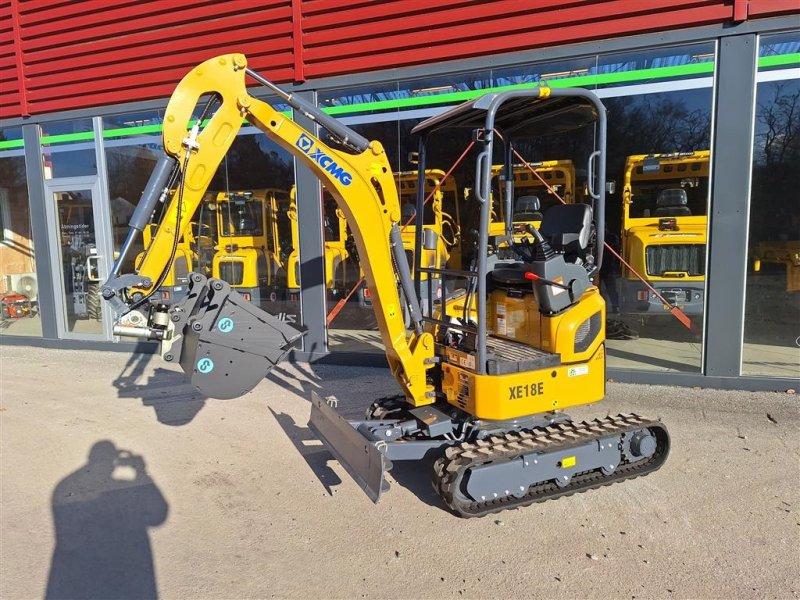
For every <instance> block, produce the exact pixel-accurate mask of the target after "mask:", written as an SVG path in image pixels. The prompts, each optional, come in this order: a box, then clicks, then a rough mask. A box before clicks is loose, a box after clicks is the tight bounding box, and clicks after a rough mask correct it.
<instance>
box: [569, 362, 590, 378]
mask: <svg viewBox="0 0 800 600" xmlns="http://www.w3.org/2000/svg"><path fill="white" fill-rule="evenodd" d="M588 374H589V365H581V366H580V367H570V368H569V369H567V377H580V376H581V375H588Z"/></svg>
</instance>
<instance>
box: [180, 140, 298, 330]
mask: <svg viewBox="0 0 800 600" xmlns="http://www.w3.org/2000/svg"><path fill="white" fill-rule="evenodd" d="M194 221H196V222H198V223H199V227H202V228H203V229H204V232H205V233H204V236H205V237H206V239H208V240H211V241H212V243H211V245H210V246H211V247H210V252H206V255H207V256H208V254H210V262H208V263H205V261H201V262H203V264H208V268H209V271H210V273H211V275H213V276H214V277H218V278H220V279H224V280H225V281H227V282H228V283H229V284H230V285H231V286H232V287H233V288H235V289H237V290H238V291H239V292H240V293H242V294H243V295H244V297H245V298H247V299H248V300H250V301H251V302H253V303H254V304H257V305H258V306H259V307H260V308H262V309H264V310H266V311H267V312H269V313H271V314H274V315H278V316H279V317H280V318H282V319H284V320H285V321H287V322H289V323H300V246H299V231H298V223H297V201H296V190H295V185H294V161H293V158H292V156H291V154H289V153H288V152H286V151H285V150H283V149H282V148H281V147H280V146H278V145H277V144H275V143H274V142H272V141H271V140H270V139H269V138H268V137H267V136H266V135H265V134H263V133H252V128H247V129H246V131H245V133H241V134H240V135H238V136H237V137H236V139H235V140H234V142H233V145H232V146H231V149H230V150H229V151H228V154H227V155H226V157H225V160H224V162H223V164H222V165H220V167H219V168H218V169H217V173H216V174H215V175H214V177H213V179H212V180H211V184H210V185H209V187H208V192H207V194H206V196H205V198H204V199H203V202H202V204H201V206H200V208H199V209H198V213H197V214H196V215H195V219H194ZM206 223H208V224H209V225H208V226H207V227H206V226H205V225H204V224H206ZM204 245H205V246H206V247H207V248H208V247H209V244H208V243H205V244H204ZM198 259H199V257H198Z"/></svg>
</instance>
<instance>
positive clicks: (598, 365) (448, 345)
mask: <svg viewBox="0 0 800 600" xmlns="http://www.w3.org/2000/svg"><path fill="white" fill-rule="evenodd" d="M246 76H249V77H251V78H252V79H254V80H255V81H256V82H258V83H260V84H261V85H263V86H265V87H266V88H268V90H269V92H270V93H271V94H276V95H277V96H278V97H279V98H280V99H281V101H282V102H283V103H286V104H288V105H290V106H291V107H292V109H293V110H294V111H295V112H300V113H303V114H304V115H305V116H306V117H307V118H310V119H311V120H313V121H315V122H317V123H318V124H319V125H321V126H323V127H324V128H325V129H326V130H327V131H328V134H329V136H330V138H328V139H329V141H328V142H324V141H322V139H320V137H318V135H317V134H316V132H315V131H309V130H307V129H305V128H303V127H301V126H300V125H298V124H297V123H295V122H294V121H293V120H292V119H291V118H290V117H289V116H287V115H286V114H285V113H283V112H279V111H277V110H275V109H274V108H273V107H271V106H270V105H269V104H268V103H266V102H264V101H261V100H259V99H257V98H255V97H253V96H251V95H250V94H249V93H248V90H247V88H246V86H245V77H246ZM207 98H209V100H208V101H207V102H206V99H207ZM201 100H202V101H201ZM198 104H199V105H200V108H201V109H200V110H198V111H197V112H195V109H196V107H197V106H198ZM193 115H199V118H197V119H196V120H192V116H193ZM190 120H192V121H193V124H191V123H190ZM243 121H247V122H249V123H251V124H252V125H254V126H256V127H258V128H259V129H260V130H261V131H263V132H264V133H265V134H266V135H268V136H269V137H270V138H271V139H272V140H274V141H275V142H277V143H278V144H279V145H281V146H282V147H283V148H285V149H286V150H287V151H288V152H290V153H292V154H293V155H294V156H295V158H296V160H298V161H301V162H302V163H304V164H305V165H306V166H307V167H308V168H309V169H310V170H311V171H312V172H314V173H315V174H316V175H317V177H319V178H320V180H321V181H322V182H323V183H324V185H325V187H326V188H327V189H328V190H329V191H330V193H331V195H332V196H333V198H334V199H335V200H336V203H337V205H338V207H339V208H340V209H341V210H342V211H343V212H344V214H345V216H346V217H347V221H348V223H349V224H350V226H351V228H352V234H353V238H354V240H355V244H356V247H357V249H358V253H359V255H360V256H361V257H363V259H362V262H361V267H362V269H363V271H364V277H365V280H366V285H367V287H368V289H369V291H370V295H371V298H372V306H373V309H374V311H375V317H376V320H377V323H378V327H379V329H380V333H381V336H382V340H383V343H384V345H385V348H386V356H387V359H388V362H389V366H390V368H391V372H392V374H393V375H394V377H395V379H396V380H397V382H398V384H399V387H400V393H399V394H398V395H394V396H389V397H386V398H381V399H378V400H376V401H375V402H374V403H373V404H372V406H371V407H370V408H369V409H368V411H367V414H366V416H365V418H364V419H363V420H359V421H348V420H345V419H343V418H342V417H341V416H340V415H339V414H338V413H337V411H336V408H335V401H334V400H333V399H328V400H322V399H320V398H318V397H313V398H312V409H311V418H310V422H309V426H310V428H311V429H312V430H313V431H314V432H315V433H316V434H317V435H318V436H319V438H320V439H321V440H322V441H323V442H324V443H325V444H326V445H327V447H328V448H329V450H330V451H331V453H332V454H333V455H334V456H335V457H336V458H337V459H338V460H339V461H340V462H341V464H342V466H343V467H344V468H345V469H346V470H347V471H348V472H349V473H350V474H351V475H352V476H353V478H354V479H355V481H356V482H358V484H359V485H360V486H361V487H362V488H363V489H364V490H365V491H366V493H367V494H368V495H369V496H370V497H371V498H372V499H373V500H374V501H377V500H378V499H379V498H380V496H381V494H382V493H383V492H384V491H385V490H386V489H387V488H388V484H387V482H386V480H385V477H384V476H385V473H386V471H387V470H389V469H390V468H391V465H392V461H395V460H411V461H419V460H421V459H423V458H428V457H431V458H435V462H434V468H433V474H432V476H433V484H434V487H435V489H436V490H437V491H438V493H439V495H440V496H441V498H442V499H443V501H444V503H445V504H446V505H447V506H448V507H449V508H450V509H451V510H452V511H453V512H455V513H456V514H458V515H460V516H464V517H474V516H481V515H486V514H489V513H494V512H497V511H500V510H503V509H507V508H513V507H518V506H525V505H528V504H531V503H534V502H541V501H543V500H547V499H550V498H556V497H559V496H564V495H570V494H573V493H576V492H581V491H584V490H588V489H592V488H597V487H601V486H604V485H607V484H610V483H613V482H617V481H621V480H623V479H630V478H632V477H637V476H641V475H645V474H648V473H650V472H652V471H655V470H656V469H658V468H659V467H660V466H661V465H662V464H663V463H664V461H665V459H666V457H667V454H668V452H669V436H668V434H667V430H666V428H665V427H664V425H662V424H661V423H660V422H659V421H654V420H648V419H646V418H643V417H640V416H637V415H633V414H627V415H618V416H614V417H605V418H599V419H595V420H592V421H588V422H575V421H573V420H571V419H570V418H569V417H568V416H567V414H566V413H565V412H564V409H567V408H569V407H571V406H578V405H584V404H588V403H592V402H596V401H598V400H600V399H602V398H603V395H604V392H605V332H604V324H605V306H604V303H603V299H602V297H601V295H600V292H599V290H598V289H597V287H596V286H595V285H594V284H593V283H592V279H593V277H595V275H596V274H597V271H598V269H599V267H600V264H601V261H602V248H603V231H604V224H603V214H604V197H605V144H606V116H605V109H604V107H603V105H602V104H601V102H600V101H599V100H598V98H597V97H596V96H595V95H594V94H593V93H592V92H590V91H587V90H583V89H550V88H548V87H534V88H529V89H519V90H509V91H500V92H494V93H487V94H485V95H483V96H480V97H478V98H476V99H474V100H472V101H469V102H467V103H465V104H462V105H459V106H456V107H454V108H452V109H450V110H447V111H445V112H443V113H441V114H439V115H437V116H434V117H431V118H430V119H428V120H426V121H424V122H422V123H420V124H419V125H417V126H416V127H415V128H414V133H415V134H418V135H419V140H420V142H419V144H420V145H419V160H420V162H419V166H418V173H419V177H420V181H419V184H418V186H417V189H418V191H419V194H418V197H417V209H416V214H418V215H421V214H423V210H424V206H423V204H424V192H425V189H426V186H425V181H424V174H425V171H426V165H425V154H426V153H425V148H426V143H427V142H428V140H429V139H430V138H432V137H433V136H436V135H439V134H440V132H448V131H449V132H451V134H452V131H453V128H458V129H462V130H466V131H468V132H470V133H471V137H472V140H473V142H474V143H475V145H476V146H477V148H478V152H477V158H476V162H475V169H474V173H475V187H474V193H473V194H472V197H471V198H470V199H469V201H472V202H476V203H477V206H476V210H478V211H479V214H480V225H479V227H480V231H479V235H478V241H477V247H476V252H475V253H474V255H475V258H474V259H473V260H472V262H471V263H470V264H469V265H468V266H466V267H465V268H463V269H448V268H446V267H444V266H442V265H435V266H423V265H422V264H420V258H419V257H421V256H422V255H423V252H422V249H425V250H428V251H435V249H436V244H438V243H441V242H440V240H438V237H437V236H433V235H430V236H426V235H425V234H424V228H423V227H417V228H416V236H415V237H416V239H415V244H416V252H415V256H416V257H417V258H416V264H415V265H414V267H415V268H414V277H413V278H412V276H411V268H410V266H409V264H408V261H407V259H406V253H405V252H404V247H403V239H402V234H401V230H400V225H401V222H402V215H401V210H400V203H399V201H398V195H397V188H396V186H395V181H394V176H393V174H392V169H391V166H390V162H389V160H388V159H387V156H386V153H385V151H384V149H383V147H382V146H381V144H380V143H379V142H377V141H369V140H367V139H365V138H363V137H362V136H360V135H359V134H358V133H357V132H355V131H353V130H351V129H349V128H348V127H346V126H344V125H343V124H341V123H339V122H338V121H336V120H335V119H334V118H332V117H330V116H329V115H327V114H325V113H324V112H322V111H321V110H320V109H318V108H317V107H316V106H313V105H312V104H310V103H307V102H306V101H304V100H303V99H301V98H298V97H296V96H294V95H292V94H289V93H286V92H284V91H283V90H281V89H280V88H279V87H277V86H275V85H274V84H272V83H271V82H269V81H268V80H266V79H264V78H263V77H261V76H260V75H258V74H257V73H255V72H254V71H252V70H251V69H249V68H248V66H247V60H246V58H245V57H244V56H243V55H241V54H228V55H224V56H219V57H216V58H213V59H211V60H208V61H206V62H204V63H203V64H201V65H199V66H198V67H196V68H194V69H193V70H192V71H191V72H190V73H189V74H188V75H186V77H184V79H183V80H182V81H181V82H180V84H179V85H178V87H177V89H176V91H175V93H174V94H173V96H172V98H171V100H170V102H169V105H168V106H167V109H166V113H165V118H164V149H165V154H164V156H163V158H162V159H161V160H160V161H159V163H158V164H157V166H156V169H155V170H154V173H153V175H152V177H151V179H150V181H149V183H148V186H147V188H146V189H145V192H144V194H143V197H142V199H141V201H140V203H139V205H138V206H137V209H136V212H135V213H134V215H133V216H132V218H131V222H130V225H131V231H130V233H129V236H128V238H127V240H126V242H125V244H124V245H123V248H122V250H121V256H120V257H119V259H118V261H117V265H116V266H115V268H114V269H113V270H112V273H111V276H110V278H109V280H108V281H107V282H106V283H105V285H104V286H103V289H102V294H103V297H104V298H105V299H106V300H107V301H109V302H110V303H111V306H112V307H113V308H114V309H115V311H116V314H117V323H116V325H115V329H114V331H115V332H116V334H117V335H125V336H132V337H137V338H140V339H150V340H157V341H158V342H160V351H161V355H162V357H163V358H164V359H165V360H167V361H169V362H174V363H177V364H180V365H181V367H182V368H183V370H184V372H185V373H186V374H187V375H188V376H189V377H190V379H191V381H192V383H193V385H194V386H195V387H196V388H197V389H198V390H199V391H201V392H203V393H204V394H206V395H208V396H211V397H217V398H230V397H234V396H238V395H241V394H242V393H245V392H247V391H248V390H250V389H252V388H253V387H254V386H255V385H257V384H258V382H259V381H261V379H262V378H263V377H264V375H265V374H266V373H267V372H268V371H269V370H270V369H271V368H272V367H273V366H274V365H275V364H276V363H277V362H278V361H280V360H282V359H283V358H285V356H286V354H287V353H288V352H289V350H290V349H291V348H292V347H293V345H294V344H296V343H297V342H298V341H299V340H300V339H301V333H299V332H298V331H297V330H295V329H293V328H292V327H291V326H289V325H287V324H285V323H283V322H281V321H279V320H278V319H277V318H275V317H273V316H271V315H269V314H267V313H266V312H263V311H261V310H259V309H258V308H256V307H255V306H253V305H252V304H250V303H249V302H247V301H245V300H244V299H243V298H242V297H241V296H240V295H239V294H238V293H237V292H236V291H234V290H232V289H231V288H230V286H229V285H228V284H227V283H226V282H224V281H222V280H219V279H213V278H212V279H207V278H206V277H205V276H203V275H202V274H199V273H193V274H191V276H190V290H189V293H188V295H187V296H186V298H184V299H183V300H181V301H180V302H178V303H176V304H173V305H171V306H166V305H164V304H160V303H158V302H151V299H152V297H153V294H154V293H155V291H156V290H157V289H158V287H159V285H160V284H161V283H162V281H163V278H164V276H165V273H166V272H167V271H168V268H169V264H170V262H171V261H172V260H173V258H174V256H175V253H176V247H177V245H178V243H179V240H180V238H181V235H182V234H183V233H184V231H185V229H186V227H188V226H189V219H190V217H191V215H192V214H193V212H194V209H195V208H196V207H197V205H198V203H199V202H200V201H201V199H202V197H203V194H204V193H205V191H206V188H207V186H208V184H209V182H210V180H211V178H212V176H213V175H214V173H215V171H216V169H217V166H218V165H219V164H220V162H221V161H222V159H223V157H224V155H225V152H226V151H227V150H228V148H229V147H230V145H231V143H232V142H233V139H234V137H235V136H236V134H237V132H238V130H239V129H240V128H241V126H242V123H243ZM187 123H189V124H190V125H188V126H187ZM201 124H203V126H202V127H201ZM578 126H591V127H593V128H594V130H595V131H596V135H595V136H594V139H595V148H594V150H593V151H592V152H591V155H590V156H589V157H588V164H587V172H588V179H589V193H590V196H591V204H568V205H564V206H555V207H553V208H550V209H549V210H548V211H547V212H546V214H545V215H544V218H543V220H542V222H541V225H540V227H539V228H536V227H535V226H533V225H531V226H530V229H529V231H530V234H531V238H530V239H525V240H522V242H520V243H517V242H515V241H514V236H513V235H512V222H511V219H510V215H513V214H514V210H513V206H512V203H513V202H514V200H515V194H514V189H513V185H514V177H513V176H511V173H512V172H513V171H512V169H513V165H512V164H511V160H510V159H511V157H512V156H513V152H512V149H513V148H515V146H514V144H516V143H517V142H518V141H519V140H524V139H526V138H528V137H531V136H538V135H543V134H551V133H560V132H568V131H570V130H572V129H573V128H575V127H578ZM444 135H447V133H445V134H444ZM450 139H454V138H453V137H452V135H451V137H450ZM499 155H504V156H506V157H507V158H508V159H509V160H507V161H506V163H507V166H506V168H507V170H508V176H507V177H505V178H504V182H505V183H504V185H505V189H504V190H503V201H504V202H505V203H506V210H505V211H504V214H505V215H508V216H509V218H508V219H507V221H508V222H507V223H506V231H505V235H506V236H507V238H508V244H509V245H510V247H511V248H512V249H513V250H514V252H515V253H516V254H515V257H514V258H513V259H506V260H500V259H499V258H498V257H497V256H494V255H492V256H490V255H489V240H488V237H489V236H488V233H489V223H490V209H491V206H490V205H491V193H492V192H491V178H492V165H493V164H495V160H493V159H496V157H497V156H499ZM173 189H174V190H176V191H175V192H174V193H173V192H171V190H173ZM159 198H161V199H162V200H163V201H165V202H166V205H165V208H164V210H163V211H161V217H160V221H159V223H158V225H157V229H156V232H155V234H154V236H153V238H152V241H151V243H150V245H149V247H148V248H147V249H146V254H145V256H144V258H143V259H142V261H141V263H140V264H139V266H138V270H137V271H136V272H135V273H121V272H120V268H119V266H118V265H119V264H121V263H122V261H124V260H125V255H126V254H127V253H128V252H129V251H130V248H131V247H132V246H133V243H134V240H135V238H136V237H137V236H138V234H139V232H141V230H142V229H144V227H146V226H147V223H148V221H149V220H150V218H151V215H152V214H153V212H154V209H155V207H156V205H157V204H158V201H159ZM423 280H425V281H423ZM426 281H427V282H428V285H424V283H425V282H426ZM432 281H433V282H439V284H440V289H441V290H442V293H441V294H437V295H439V296H440V297H439V298H434V297H433V294H432V292H431V290H432V288H433V287H434V286H433V285H430V282H432ZM422 296H427V301H424V299H423V297H422ZM457 296H461V297H462V298H463V299H464V301H463V302H462V304H463V305H464V307H465V309H464V311H463V314H461V315H460V316H459V315H455V316H453V315H451V314H450V313H448V311H447V310H446V306H447V303H449V302H450V300H451V299H452V298H454V297H457ZM404 313H407V314H409V315H410V326H409V328H408V329H407V328H406V325H405V323H404Z"/></svg>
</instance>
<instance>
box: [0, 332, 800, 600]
mask: <svg viewBox="0 0 800 600" xmlns="http://www.w3.org/2000/svg"><path fill="white" fill-rule="evenodd" d="M0 378H1V381H2V383H1V384H0V508H1V510H0V561H1V563H0V597H2V598H34V597H42V596H47V597H54V598H55V597H70V596H72V597H94V598H123V597H131V598H133V597H136V598H141V597H154V596H161V597H165V598H273V597H274V598H555V597H558V598H562V597H572V598H609V597H610V598H733V597H735V598H796V597H798V595H800V491H798V489H799V488H798V484H799V483H800V435H798V433H799V432H798V429H800V411H799V410H798V396H796V395H790V394H784V393H781V394H778V393H746V392H722V391H713V390H701V389H690V388H669V387H657V386H634V385H621V384H614V383H611V384H609V385H608V390H607V394H608V397H607V399H606V400H605V401H604V402H602V403H600V404H598V405H595V406H588V407H583V408H582V409H580V410H576V411H574V413H573V416H575V417H576V418H587V417H593V416H605V415H606V414H609V413H611V414H614V413H617V412H638V413H640V414H644V415H647V416H656V417H660V418H662V419H663V420H664V422H665V423H666V424H667V426H668V427H669V429H670V432H671V435H672V443H673V450H672V453H671V455H670V457H669V459H668V460H667V463H666V465H665V466H664V467H663V468H662V469H661V470H660V471H658V472H656V473H654V474H652V475H649V476H647V477H644V478H641V479H637V480H633V481H630V482H626V483H622V484H616V485H613V486H610V487H608V488H603V489H601V490H596V491H591V492H588V493H585V494H581V495H578V496H573V497H570V498H565V499H561V500H557V501H552V502H547V503H544V504H539V505H535V506H532V507H529V508H525V509H521V510H514V511H508V512H504V513H501V514H498V515H495V516H491V517H487V518H483V519H472V520H463V519H459V518H457V517H455V516H453V515H452V514H450V513H449V512H447V510H446V509H445V508H444V507H443V505H442V504H441V502H440V501H439V499H438V498H437V496H436V495H435V494H434V493H433V491H432V488H431V486H430V473H429V468H430V467H429V465H414V464H408V463H396V464H395V468H394V470H393V471H392V472H391V477H390V478H391V480H392V489H391V490H390V492H389V493H387V494H386V495H385V496H384V497H383V499H382V500H381V502H380V503H379V504H377V505H373V504H372V503H371V502H370V501H369V499H368V498H367V497H366V496H365V495H364V493H363V492H362V491H361V490H360V489H359V488H358V486H357V485H356V484H355V483H353V482H352V480H350V478H349V477H348V476H347V474H346V473H345V472H344V470H343V469H342V468H341V467H340V466H339V464H338V463H337V462H336V461H335V460H333V459H332V458H331V457H330V455H329V454H328V453H327V452H326V451H325V450H324V449H323V448H322V447H321V446H320V444H319V443H318V442H317V441H315V440H313V438H312V437H311V436H310V432H309V431H308V429H307V427H306V423H307V420H308V414H309V408H310V405H309V402H308V399H309V394H310V391H311V390H312V389H314V390H317V391H318V392H319V393H320V394H321V395H323V396H325V395H330V394H335V395H337V396H338V397H339V398H340V407H341V410H342V412H344V413H346V414H348V415H351V416H355V415H358V414H360V413H361V411H362V410H363V408H364V407H365V406H366V405H367V404H369V402H370V401H371V399H373V398H375V397H378V396H382V395H386V394H389V393H394V392H395V391H396V390H397V387H396V384H395V383H394V381H393V380H392V379H391V378H390V377H389V376H388V372H387V371H385V370H380V369H368V368H354V367H334V366H324V367H312V366H308V365H299V366H291V365H286V366H284V367H283V368H281V369H279V370H277V371H276V372H274V373H273V374H272V375H271V376H270V377H269V378H268V379H267V380H265V381H264V382H263V383H262V384H260V385H259V386H258V387H257V388H256V389H255V390H254V391H253V392H251V393H249V394H247V395H246V396H244V397H242V398H240V399H236V400H207V399H203V398H201V397H199V396H197V395H196V394H193V393H192V390H191V388H190V387H189V386H188V385H187V384H185V383H184V379H183V376H182V374H180V373H179V372H176V371H175V370H174V367H172V366H170V365H166V363H162V362H160V361H159V359H158V358H157V357H148V356H133V357H131V356H129V355H126V354H122V353H99V352H90V351H54V350H43V349H33V348H20V347H7V346H4V347H0Z"/></svg>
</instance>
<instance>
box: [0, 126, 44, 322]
mask: <svg viewBox="0 0 800 600" xmlns="http://www.w3.org/2000/svg"><path fill="white" fill-rule="evenodd" d="M0 335H29V336H41V335H42V324H41V321H40V319H39V292H38V281H37V278H36V260H35V255H34V248H33V236H32V234H31V220H30V206H29V203H28V185H27V180H26V176H25V156H24V147H23V140H22V130H21V129H20V128H9V129H0Z"/></svg>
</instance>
